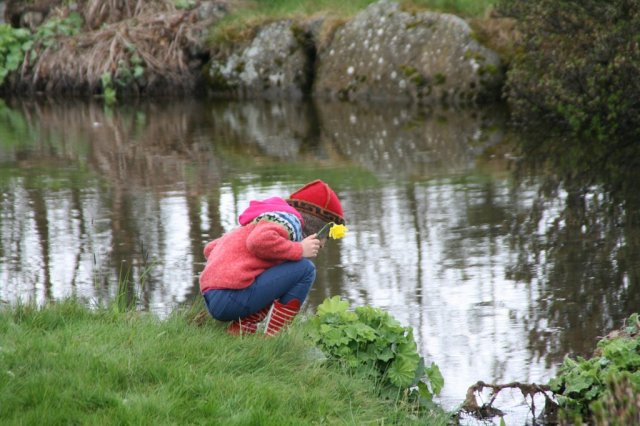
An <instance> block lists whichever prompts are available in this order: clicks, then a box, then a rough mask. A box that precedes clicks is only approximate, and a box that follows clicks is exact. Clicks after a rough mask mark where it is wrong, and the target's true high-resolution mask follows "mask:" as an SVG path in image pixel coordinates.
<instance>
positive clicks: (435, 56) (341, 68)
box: [314, 0, 503, 105]
mask: <svg viewBox="0 0 640 426" xmlns="http://www.w3.org/2000/svg"><path fill="white" fill-rule="evenodd" d="M500 68H501V65H500V59H499V58H498V55H497V54H496V53H495V52H493V51H491V50H489V49H487V48H486V47H484V46H482V45H480V44H479V43H478V42H477V41H476V40H474V39H473V37H472V34H471V29H470V27H469V25H468V24H467V23H466V22H465V21H464V20H463V19H461V18H459V17H457V16H454V15H448V14H440V13H432V12H417V13H409V12H404V11H402V10H401V9H400V6H399V5H398V4H397V3H395V2H389V1H384V0H383V1H379V2H377V3H375V4H373V5H371V6H369V7H368V8H367V9H365V10H364V11H362V12H361V13H359V14H358V15H356V17H355V18H354V19H353V20H352V21H350V22H348V23H347V24H346V25H345V26H344V27H342V28H340V29H338V30H337V31H336V33H335V35H334V37H333V40H332V41H331V43H330V44H329V45H328V46H327V47H326V48H325V49H322V50H321V51H320V52H319V53H318V70H317V73H316V74H317V78H316V81H315V83H314V94H316V95H329V96H331V97H338V98H341V99H348V100H375V99H396V100H402V101H413V102H416V103H420V104H428V105H434V104H438V103H440V102H444V103H449V104H467V103H474V102H476V101H480V100H484V99H485V98H491V99H496V98H497V96H498V95H499V87H500V86H501V83H502V79H503V76H502V73H501V70H500Z"/></svg>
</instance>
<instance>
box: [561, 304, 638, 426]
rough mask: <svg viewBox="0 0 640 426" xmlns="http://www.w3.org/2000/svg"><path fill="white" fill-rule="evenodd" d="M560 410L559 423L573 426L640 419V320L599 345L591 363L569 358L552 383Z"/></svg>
mask: <svg viewBox="0 0 640 426" xmlns="http://www.w3.org/2000/svg"><path fill="white" fill-rule="evenodd" d="M549 386H550V387H551V390H552V391H553V392H554V393H555V394H556V397H557V400H558V405H559V407H560V416H559V417H560V419H562V420H564V421H567V422H569V423H572V424H573V423H574V424H582V422H583V421H588V422H590V423H593V422H594V421H595V420H599V421H600V422H602V424H630V423H625V422H624V421H623V419H630V418H636V419H637V417H638V416H639V415H640V407H638V404H639V403H640V401H638V399H637V395H638V394H639V393H640V316H639V315H638V314H637V313H635V314H633V315H631V316H630V317H629V319H628V320H627V326H626V327H624V328H623V329H622V330H621V331H619V332H614V333H612V334H610V335H609V336H607V337H605V338H603V339H602V340H600V341H599V342H598V347H597V350H596V353H595V356H593V357H592V358H590V359H584V358H581V357H578V358H577V359H576V360H573V359H571V358H566V359H565V361H564V363H563V364H562V366H561V367H560V369H559V370H558V374H557V376H556V377H555V378H553V379H552V380H551V381H550V382H549Z"/></svg>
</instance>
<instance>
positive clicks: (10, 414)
mask: <svg viewBox="0 0 640 426" xmlns="http://www.w3.org/2000/svg"><path fill="white" fill-rule="evenodd" d="M198 314H199V310H198V309H191V310H179V311H176V312H174V313H173V314H172V315H170V316H169V318H167V319H162V320H161V319H159V318H157V317H156V316H154V315H152V314H149V313H142V312H130V311H129V312H123V311H120V310H118V309H115V307H110V308H97V309H89V308H87V307H85V306H83V305H82V304H81V303H79V302H77V301H73V300H68V301H64V302H59V303H52V304H49V305H46V306H44V307H41V308H38V307H34V306H31V305H18V306H13V307H3V308H0V424H3V425H12V424H42V423H43V422H44V423H46V424H101V425H109V424H118V425H123V424H154V425H157V424H225V425H250V424H255V425H258V424H259V425H306V424H354V425H355V424H357V425H361V424H430V425H438V424H443V425H444V424H447V421H448V417H447V416H446V415H445V414H444V413H442V412H428V411H424V410H422V411H420V410H418V409H417V407H416V406H415V405H412V404H410V403H408V402H407V401H406V400H405V399H403V397H402V395H398V397H397V398H396V399H393V398H392V399H389V398H382V397H380V395H379V394H377V391H376V383H374V382H373V381H371V380H369V379H366V378H363V377H358V376H354V375H350V374H348V373H346V372H344V371H343V370H340V369H339V368H337V367H334V366H331V365H330V364H327V363H323V362H321V361H318V360H317V357H313V356H311V354H312V353H313V346H312V345H311V343H310V342H309V341H308V339H307V338H305V333H304V330H303V328H304V324H297V325H296V326H294V327H293V328H292V329H291V330H289V332H287V333H282V334H281V335H279V336H276V337H275V338H264V337H262V336H249V337H244V338H238V337H233V336H228V335H227V334H226V332H225V329H224V327H223V326H222V325H220V324H218V323H217V322H215V321H213V320H211V319H210V318H206V319H204V320H203V317H202V316H199V315H198Z"/></svg>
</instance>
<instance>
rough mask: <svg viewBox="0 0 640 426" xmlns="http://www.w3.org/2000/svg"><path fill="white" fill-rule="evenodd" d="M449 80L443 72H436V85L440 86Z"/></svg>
mask: <svg viewBox="0 0 640 426" xmlns="http://www.w3.org/2000/svg"><path fill="white" fill-rule="evenodd" d="M446 82H447V76H446V75H444V74H442V73H439V72H438V73H436V75H434V76H433V84H435V85H436V86H440V85H442V84H444V83H446Z"/></svg>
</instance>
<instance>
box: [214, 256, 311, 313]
mask: <svg viewBox="0 0 640 426" xmlns="http://www.w3.org/2000/svg"><path fill="white" fill-rule="evenodd" d="M315 279H316V266H315V265H314V264H313V262H311V261H310V260H309V259H302V260H298V261H296V262H284V263H281V264H280V265H276V266H273V267H271V268H269V269H267V270H266V271H264V272H263V273H261V274H260V275H258V276H257V277H256V279H255V281H254V282H253V283H252V284H251V285H250V286H249V287H247V288H243V289H241V290H226V289H220V290H218V289H216V290H209V291H206V292H205V293H204V300H205V302H206V304H207V309H208V310H209V313H210V314H211V316H212V317H214V318H215V319H217V320H220V321H233V320H237V319H239V318H244V317H246V316H248V315H251V314H253V313H255V312H258V311H259V310H261V309H263V308H266V307H267V306H270V305H271V304H272V303H273V301H274V300H279V301H280V303H284V304H286V303H287V302H289V301H290V300H292V299H298V300H299V301H300V303H301V304H302V302H304V300H305V299H306V298H307V294H309V290H310V289H311V286H312V285H313V282H314V280H315Z"/></svg>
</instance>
